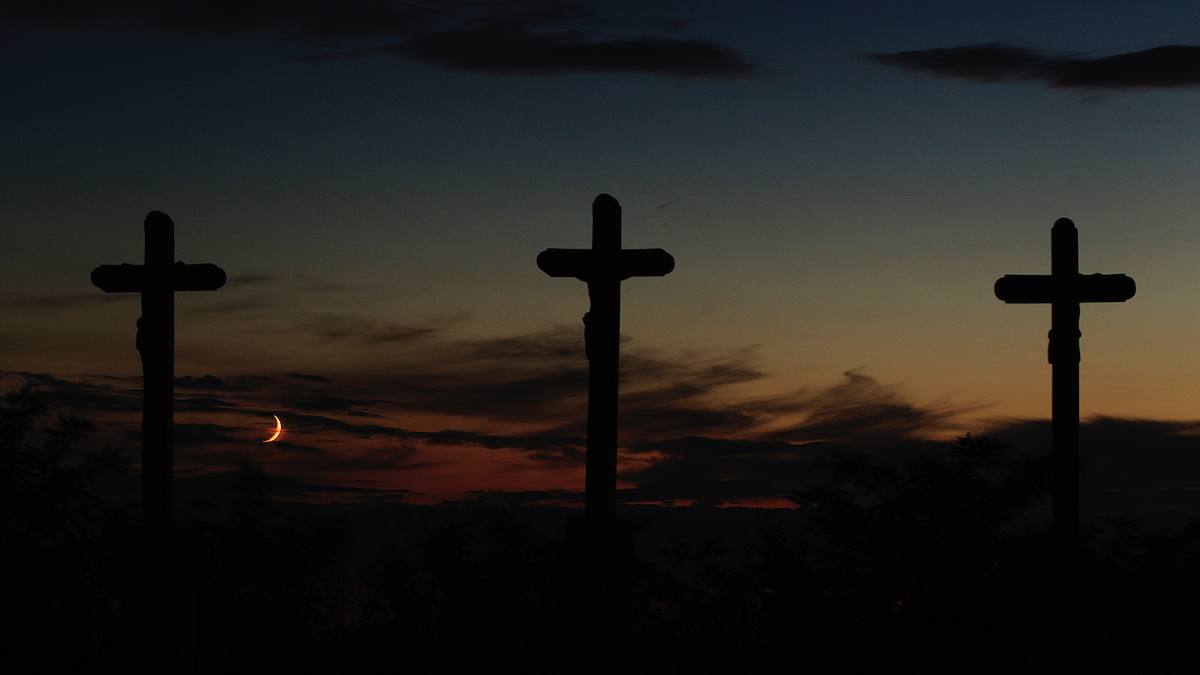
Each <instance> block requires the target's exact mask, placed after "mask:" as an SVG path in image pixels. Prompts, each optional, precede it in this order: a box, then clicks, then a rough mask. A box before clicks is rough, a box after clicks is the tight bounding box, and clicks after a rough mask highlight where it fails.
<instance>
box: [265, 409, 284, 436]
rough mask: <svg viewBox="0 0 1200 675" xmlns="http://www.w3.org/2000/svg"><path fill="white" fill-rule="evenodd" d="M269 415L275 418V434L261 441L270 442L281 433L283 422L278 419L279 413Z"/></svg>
mask: <svg viewBox="0 0 1200 675" xmlns="http://www.w3.org/2000/svg"><path fill="white" fill-rule="evenodd" d="M271 417H274V418H275V435H274V436H272V437H270V438H268V439H267V440H265V441H263V443H270V442H271V441H273V440H275V439H276V438H279V434H282V433H283V422H280V421H279V415H271Z"/></svg>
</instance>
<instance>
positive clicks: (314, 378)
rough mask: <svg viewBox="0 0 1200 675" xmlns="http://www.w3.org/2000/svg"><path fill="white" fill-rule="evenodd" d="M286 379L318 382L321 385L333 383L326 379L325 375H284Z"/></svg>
mask: <svg viewBox="0 0 1200 675" xmlns="http://www.w3.org/2000/svg"><path fill="white" fill-rule="evenodd" d="M284 377H290V378H292V379H296V380H305V381H307V382H318V383H321V384H330V383H332V382H333V380H331V379H330V378H328V377H325V376H324V375H306V374H304V373H287V374H286V375H284Z"/></svg>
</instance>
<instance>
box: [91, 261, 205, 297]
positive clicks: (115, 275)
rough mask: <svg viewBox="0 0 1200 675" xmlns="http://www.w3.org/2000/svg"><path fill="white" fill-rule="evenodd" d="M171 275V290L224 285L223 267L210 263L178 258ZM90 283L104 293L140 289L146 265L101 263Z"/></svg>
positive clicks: (200, 288) (196, 289) (144, 276)
mask: <svg viewBox="0 0 1200 675" xmlns="http://www.w3.org/2000/svg"><path fill="white" fill-rule="evenodd" d="M171 278H172V283H171V290H173V291H215V290H217V289H218V288H220V287H222V286H224V285H225V270H223V269H221V268H220V267H217V266H216V265H214V264H212V263H199V264H195V265H188V264H185V263H182V262H177V263H175V265H174V266H173V268H172V274H171ZM92 285H94V286H95V287H96V288H99V289H100V290H102V291H104V292H105V293H141V292H142V291H144V290H146V288H145V286H146V266H145V265H130V264H129V263H126V264H124V265H101V266H99V267H97V268H96V269H94V270H92Z"/></svg>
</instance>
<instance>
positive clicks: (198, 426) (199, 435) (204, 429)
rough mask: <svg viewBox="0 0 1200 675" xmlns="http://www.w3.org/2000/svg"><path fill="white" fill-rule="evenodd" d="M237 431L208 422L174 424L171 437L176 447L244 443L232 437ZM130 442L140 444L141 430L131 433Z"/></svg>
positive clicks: (236, 429)
mask: <svg viewBox="0 0 1200 675" xmlns="http://www.w3.org/2000/svg"><path fill="white" fill-rule="evenodd" d="M238 431H242V430H241V429H238V428H235V427H227V426H222V425H220V424H212V423H209V422H190V423H189V422H176V423H175V430H174V432H173V434H172V436H173V438H174V439H175V445H176V446H178V447H198V446H207V445H227V444H230V443H245V442H246V441H244V440H243V439H241V438H238V437H237V436H235V435H234V433H235V432H238ZM130 440H132V441H136V442H138V443H140V442H141V440H142V431H141V429H138V430H136V431H133V432H131V433H130Z"/></svg>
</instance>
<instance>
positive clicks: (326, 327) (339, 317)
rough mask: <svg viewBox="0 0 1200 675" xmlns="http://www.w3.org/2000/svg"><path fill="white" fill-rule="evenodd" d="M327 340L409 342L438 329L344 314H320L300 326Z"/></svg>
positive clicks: (371, 342)
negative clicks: (383, 321)
mask: <svg viewBox="0 0 1200 675" xmlns="http://www.w3.org/2000/svg"><path fill="white" fill-rule="evenodd" d="M299 329H300V330H303V331H307V332H310V333H313V334H314V335H317V336H318V337H320V338H322V339H324V340H327V341H330V342H344V341H357V342H363V343H366V344H386V343H391V342H411V341H413V340H419V339H421V338H425V337H431V336H433V335H436V334H437V333H438V332H439V331H441V328H440V327H439V326H435V325H425V326H406V325H402V324H397V323H380V322H377V321H373V320H371V319H368V318H366V317H360V316H351V315H344V314H323V315H317V316H314V317H312V320H311V321H309V322H308V323H306V324H303V325H301V326H299Z"/></svg>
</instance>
